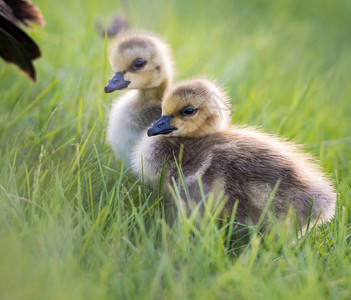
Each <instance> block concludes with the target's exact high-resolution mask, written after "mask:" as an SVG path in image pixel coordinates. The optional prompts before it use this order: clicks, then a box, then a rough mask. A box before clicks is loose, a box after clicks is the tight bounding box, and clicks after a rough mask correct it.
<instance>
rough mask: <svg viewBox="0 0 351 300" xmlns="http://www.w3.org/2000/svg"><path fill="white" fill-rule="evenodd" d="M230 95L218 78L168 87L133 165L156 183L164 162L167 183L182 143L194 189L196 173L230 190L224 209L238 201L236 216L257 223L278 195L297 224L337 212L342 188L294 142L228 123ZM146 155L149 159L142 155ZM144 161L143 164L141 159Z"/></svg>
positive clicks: (208, 184) (215, 188) (276, 205)
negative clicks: (216, 82) (217, 82)
mask: <svg viewBox="0 0 351 300" xmlns="http://www.w3.org/2000/svg"><path fill="white" fill-rule="evenodd" d="M218 103H219V104H221V103H222V104H223V103H227V97H226V95H225V94H224V93H223V92H222V91H221V90H219V89H218V88H217V87H216V86H215V85H214V84H213V83H211V82H209V81H206V80H201V79H194V80H189V81H184V82H181V83H178V84H175V85H174V86H172V87H170V88H169V89H168V90H167V92H166V93H165V96H164V99H163V102H162V117H161V118H160V119H159V120H158V121H156V122H155V123H154V124H153V126H152V127H151V128H150V129H149V130H148V132H147V134H148V136H149V137H147V136H146V134H145V137H144V138H143V139H142V140H141V142H140V144H139V145H138V147H137V151H136V152H135V154H134V158H133V169H134V171H135V172H137V173H139V174H140V173H141V172H142V170H143V175H144V179H145V182H146V183H148V184H150V185H152V186H155V187H157V186H158V184H159V182H160V175H161V170H162V166H163V162H164V160H165V162H166V171H165V173H164V176H165V177H164V180H165V184H164V186H167V184H171V183H172V178H174V179H175V180H177V179H178V177H179V175H178V170H177V165H176V162H175V158H178V157H179V154H180V151H181V148H182V151H183V156H182V162H181V166H182V170H183V173H184V178H185V182H186V185H187V189H188V191H189V193H190V195H194V196H198V194H199V193H198V188H199V187H198V175H200V176H201V181H202V185H203V190H204V192H205V194H208V193H209V192H211V191H212V192H214V194H215V195H219V194H224V195H225V196H226V197H225V198H224V199H225V201H226V203H225V205H224V210H228V213H231V211H232V209H233V206H234V204H235V202H236V201H238V208H237V212H236V220H237V221H239V222H252V223H257V221H258V220H259V217H260V215H261V213H262V212H263V210H264V208H265V207H266V206H267V204H268V202H269V193H270V192H272V191H273V189H274V188H275V187H276V186H278V189H277V191H276V193H275V195H274V198H273V200H272V205H273V209H274V212H275V215H276V216H277V217H281V216H285V215H286V214H287V212H288V210H289V208H290V207H292V208H293V209H294V211H295V212H296V215H297V221H298V224H299V226H303V224H304V223H306V220H307V219H308V217H309V215H310V208H311V207H312V201H313V199H314V204H313V211H312V216H311V221H312V222H315V221H316V220H317V218H318V216H319V214H320V218H319V221H318V222H319V223H321V222H324V221H328V220H330V219H331V218H332V217H333V215H334V209H335V201H336V195H335V192H334V190H333V187H332V185H331V183H330V182H329V181H328V179H327V178H326V177H325V176H324V174H323V173H322V172H321V171H320V168H319V167H318V166H317V165H316V164H315V163H313V161H312V159H311V157H310V156H309V155H307V154H304V153H302V152H301V151H300V150H299V149H298V148H297V147H296V146H295V145H293V144H292V143H289V142H286V141H283V140H282V139H280V138H278V137H276V136H273V135H271V134H267V133H263V132H261V131H259V130H257V129H255V128H252V127H244V128H242V127H236V126H233V127H230V126H227V119H228V116H229V114H230V111H229V107H228V105H222V106H221V107H220V105H218ZM140 156H143V159H142V160H141V159H140ZM142 164H143V165H142Z"/></svg>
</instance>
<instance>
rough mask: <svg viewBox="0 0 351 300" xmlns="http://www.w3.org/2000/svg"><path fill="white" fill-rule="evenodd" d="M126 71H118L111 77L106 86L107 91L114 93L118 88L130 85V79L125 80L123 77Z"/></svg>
mask: <svg viewBox="0 0 351 300" xmlns="http://www.w3.org/2000/svg"><path fill="white" fill-rule="evenodd" d="M123 75H124V73H122V72H117V73H115V75H113V77H112V78H111V79H110V81H109V82H108V84H106V86H105V93H112V92H114V91H117V90H122V89H124V88H126V87H127V86H128V84H129V83H130V81H125V80H124V78H123Z"/></svg>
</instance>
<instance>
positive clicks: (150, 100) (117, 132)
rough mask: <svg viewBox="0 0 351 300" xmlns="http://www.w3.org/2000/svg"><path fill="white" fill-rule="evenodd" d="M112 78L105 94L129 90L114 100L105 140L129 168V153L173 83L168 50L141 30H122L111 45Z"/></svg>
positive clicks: (159, 109) (149, 34) (160, 42)
mask: <svg viewBox="0 0 351 300" xmlns="http://www.w3.org/2000/svg"><path fill="white" fill-rule="evenodd" d="M110 63H111V66H112V69H113V72H114V75H113V77H112V78H111V79H110V81H109V83H108V84H107V85H106V86H105V92H106V93H112V92H114V91H116V90H122V89H129V90H131V91H128V92H127V93H125V94H124V95H122V96H120V97H118V98H117V99H116V100H115V101H114V103H113V105H112V109H111V111H110V114H109V121H108V126H107V140H108V142H109V143H110V144H111V146H112V148H113V150H114V152H115V154H116V156H117V158H119V159H125V163H126V165H127V166H129V165H130V157H131V153H132V152H133V151H134V150H135V146H136V143H137V142H138V141H139V140H140V139H141V136H142V134H143V133H145V132H146V129H147V128H148V127H149V126H150V125H151V124H152V123H153V122H154V121H156V120H157V119H158V118H159V117H160V116H161V98H162V95H163V93H164V91H165V89H166V88H167V87H168V85H169V83H170V82H171V81H172V80H173V73H174V72H173V58H172V55H171V51H170V47H169V46H168V45H167V44H166V43H165V42H164V41H163V40H162V39H160V38H159V37H157V36H156V35H154V34H152V33H147V32H143V31H125V32H121V33H119V34H118V35H117V37H116V39H115V40H114V41H113V43H112V47H111V53H110Z"/></svg>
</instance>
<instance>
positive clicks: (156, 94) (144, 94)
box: [139, 79, 169, 100]
mask: <svg viewBox="0 0 351 300" xmlns="http://www.w3.org/2000/svg"><path fill="white" fill-rule="evenodd" d="M168 85H169V80H168V79H165V80H164V81H163V82H162V83H161V84H160V85H159V86H156V87H153V88H149V89H142V90H139V93H140V99H143V100H148V99H150V100H151V99H152V100H155V99H158V100H161V99H162V95H163V93H164V91H165V90H166V88H167V87H168Z"/></svg>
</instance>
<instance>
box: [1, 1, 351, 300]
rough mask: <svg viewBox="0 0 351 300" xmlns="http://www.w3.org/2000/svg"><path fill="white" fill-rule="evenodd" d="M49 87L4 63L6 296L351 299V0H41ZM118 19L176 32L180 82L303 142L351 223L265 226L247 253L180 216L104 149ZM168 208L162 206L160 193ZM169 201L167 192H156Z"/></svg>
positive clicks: (40, 65)
mask: <svg viewBox="0 0 351 300" xmlns="http://www.w3.org/2000/svg"><path fill="white" fill-rule="evenodd" d="M35 4H37V5H38V6H39V7H40V9H41V11H42V13H43V15H44V17H45V20H46V23H47V25H46V27H45V28H36V30H35V31H32V32H29V34H30V35H31V36H32V37H33V39H34V40H35V41H36V42H37V43H38V44H39V45H40V47H41V50H42V58H40V59H39V60H37V61H36V62H35V66H36V69H37V78H38V81H37V83H35V84H33V83H31V82H30V80H29V79H28V78H27V77H26V76H25V75H23V74H22V73H20V72H19V70H18V69H17V68H16V67H14V66H13V65H7V64H5V63H4V62H3V61H0V95H1V96H0V98H1V100H0V163H1V168H0V298H1V299H83V298H84V299H212V298H213V299H232V298H238V299H253V298H257V299H263V298H266V299H299V298H307V297H316V298H318V299H323V298H330V299H349V298H350V297H351V266H350V249H351V248H350V236H351V230H350V217H349V216H350V212H351V202H350V200H351V197H350V195H351V192H350V187H351V177H350V175H351V173H350V168H351V105H350V96H351V84H350V78H351V2H350V1H347V0H336V1H326V0H319V1H317V0H310V1H292V0H291V1H289V0H283V1H264V0H253V1H236V0H235V1H229V0H228V1H200V0H194V1H185V0H180V1H176V0H167V1H146V0H138V1H127V0H124V1H107V0H106V1H66V0H64V1H48V0H46V1H44V0H42V1H35ZM115 13H118V14H121V15H123V16H125V17H126V18H127V19H128V21H129V23H130V26H131V27H133V28H146V29H148V30H152V31H155V32H156V33H158V34H160V35H161V36H163V37H165V38H166V40H167V41H168V42H169V44H170V45H171V47H172V49H173V54H174V58H175V62H176V69H177V76H176V78H177V80H179V79H185V78H189V77H194V76H197V75H206V76H207V77H209V78H212V79H216V80H217V81H218V83H219V84H220V85H221V86H223V87H226V89H227V91H228V93H229V95H230V97H231V102H232V108H233V120H232V122H233V123H234V124H249V125H257V126H260V127H262V128H263V129H264V130H266V131H269V132H273V133H275V134H278V135H281V136H284V137H286V138H288V139H291V140H293V141H294V142H297V143H300V144H303V146H304V148H305V149H306V151H308V152H310V153H312V154H313V155H314V156H315V157H316V158H318V159H319V161H320V164H321V165H322V166H323V167H324V168H325V170H326V171H327V172H328V174H330V177H331V178H332V180H333V182H334V183H335V186H336V190H337V192H338V193H339V198H340V199H339V200H340V201H339V206H338V209H337V216H336V218H335V219H334V220H333V222H331V223H330V224H327V225H324V226H322V227H321V228H319V229H317V230H315V231H313V232H312V233H311V234H310V235H309V236H308V237H307V238H306V239H305V240H303V242H301V241H299V242H297V241H296V239H295V238H292V237H291V234H290V235H289V230H288V229H284V228H285V227H284V226H283V227H280V225H279V226H273V227H272V228H271V230H269V231H268V232H267V233H265V234H264V235H263V236H261V235H260V234H258V233H257V232H255V231H253V232H252V233H250V235H249V242H248V243H247V244H246V245H244V246H243V247H242V248H241V249H240V251H239V250H238V251H234V252H232V249H231V247H229V246H228V244H227V240H226V239H225V237H223V232H224V231H223V230H221V229H218V226H216V225H215V224H214V223H213V222H212V223H211V222H209V223H206V222H205V223H204V224H203V225H200V228H199V229H198V231H197V230H195V229H194V228H196V226H195V225H194V223H192V222H194V221H193V220H188V219H187V218H186V217H183V218H182V219H179V220H178V221H177V222H176V223H175V224H173V225H170V224H167V221H166V220H165V218H164V216H163V214H162V213H161V212H160V210H159V207H158V206H159V205H161V206H162V204H160V202H162V201H161V200H160V199H158V198H157V197H156V196H155V195H152V194H150V193H149V192H147V191H144V190H142V189H140V188H138V185H139V182H138V181H137V179H135V178H133V177H132V176H130V174H129V172H128V171H125V170H124V169H123V166H121V164H120V162H118V161H116V160H115V158H114V156H113V154H112V153H111V150H110V149H109V147H108V145H106V142H105V129H106V116H107V114H108V111H109V107H110V105H111V103H112V101H113V100H114V98H116V97H117V93H114V94H109V95H106V94H104V91H103V87H104V85H105V84H106V83H107V81H108V78H109V77H110V75H111V74H112V71H111V69H110V66H109V64H108V59H107V49H108V42H106V41H105V40H104V39H103V38H101V37H100V36H99V35H98V34H97V32H96V29H95V23H96V21H97V20H98V19H100V20H102V22H103V23H104V24H108V23H109V22H110V21H111V20H112V17H113V15H114V14H115ZM155 199H156V203H157V202H159V203H157V205H154V204H153V203H154V202H153V201H155ZM157 199H158V200H157Z"/></svg>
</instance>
